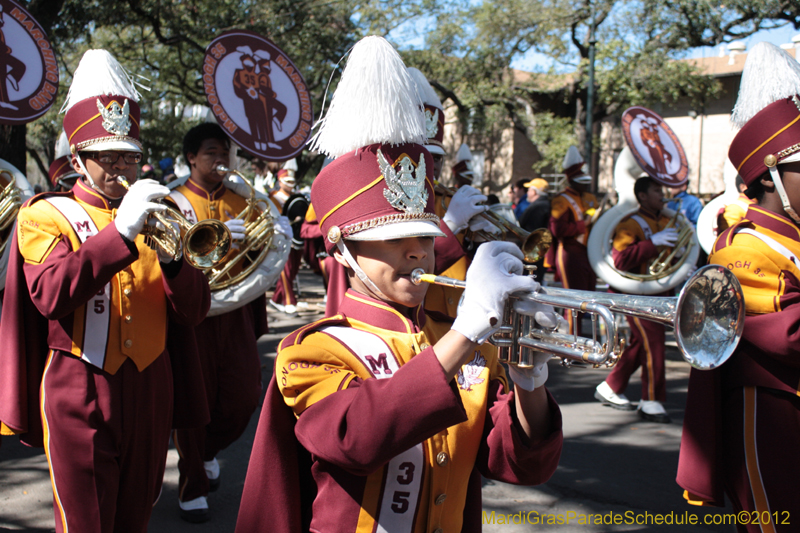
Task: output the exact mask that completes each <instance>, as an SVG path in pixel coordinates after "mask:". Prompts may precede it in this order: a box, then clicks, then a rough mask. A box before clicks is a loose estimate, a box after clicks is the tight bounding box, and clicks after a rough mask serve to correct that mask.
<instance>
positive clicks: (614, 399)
mask: <svg viewBox="0 0 800 533" xmlns="http://www.w3.org/2000/svg"><path fill="white" fill-rule="evenodd" d="M594 397H595V398H596V399H598V400H600V401H601V402H603V403H604V404H608V405H609V406H611V407H613V408H614V409H619V410H621V411H633V410H634V409H635V408H634V406H633V404H632V403H631V401H630V400H629V399H627V398H626V397H625V395H624V394H617V393H616V392H614V391H613V390H611V387H610V386H609V385H608V383H606V382H605V381H604V382H602V383H601V384H600V385H598V386H597V388H596V389H595V391H594Z"/></svg>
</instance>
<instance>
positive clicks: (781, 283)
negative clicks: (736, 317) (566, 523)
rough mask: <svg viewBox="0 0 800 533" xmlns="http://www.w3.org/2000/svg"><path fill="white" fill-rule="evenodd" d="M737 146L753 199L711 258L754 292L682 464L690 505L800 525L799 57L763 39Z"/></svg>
mask: <svg viewBox="0 0 800 533" xmlns="http://www.w3.org/2000/svg"><path fill="white" fill-rule="evenodd" d="M732 121H733V123H734V125H735V126H736V127H737V128H739V131H738V133H737V134H736V136H735V137H734V139H733V142H732V143H731V146H730V149H729V151H728V157H729V159H730V161H731V163H733V166H734V167H735V168H736V170H737V172H738V173H739V175H740V176H741V178H742V180H743V181H744V184H745V185H746V186H747V190H746V194H747V196H748V197H749V198H751V199H752V200H754V201H755V203H753V204H751V205H750V206H749V207H748V208H747V211H746V213H745V215H744V218H743V219H742V220H740V221H739V222H737V223H736V224H734V225H733V226H731V227H730V228H728V229H727V230H725V231H724V232H723V233H722V234H721V235H720V236H719V237H718V238H717V240H716V242H715V244H714V247H713V249H712V251H711V254H710V256H709V262H710V263H716V264H719V265H723V266H726V267H727V268H728V269H730V270H731V271H732V272H733V274H734V275H735V276H736V277H737V279H738V280H739V282H740V283H741V286H742V290H743V292H744V303H745V323H744V332H743V334H742V339H741V341H740V342H739V344H738V346H737V348H736V351H735V352H734V353H733V355H732V356H731V358H730V360H728V362H726V363H725V364H723V365H722V366H720V367H719V368H717V369H714V370H711V371H708V372H698V371H696V370H692V373H691V376H690V379H689V394H688V398H687V404H686V415H685V419H684V426H683V438H682V439H681V450H680V459H679V463H678V478H677V481H678V484H679V485H680V486H681V487H682V488H683V489H685V492H684V497H685V498H686V500H687V501H688V502H689V503H690V504H694V505H712V506H723V505H724V504H725V497H726V496H727V497H728V499H729V500H730V503H731V504H732V506H733V509H734V510H735V511H736V512H739V513H740V515H742V514H743V515H746V516H747V517H754V518H755V517H757V518H758V519H757V520H754V521H753V523H751V524H748V525H746V526H745V525H740V526H739V527H738V530H739V531H776V532H784V531H785V532H788V531H794V530H796V528H797V526H796V525H795V524H793V523H792V521H793V517H795V516H798V513H800V500H799V499H798V498H797V497H796V496H795V494H794V492H793V488H794V485H795V483H796V481H797V479H798V476H800V462H798V461H797V460H796V458H795V457H794V454H793V450H794V447H795V446H797V444H798V443H799V442H800V365H798V355H799V354H798V347H799V346H800V344H799V342H800V339H799V338H798V324H800V305H798V301H800V263H798V259H797V258H798V257H800V216H798V213H800V66H799V65H798V64H797V62H796V61H795V59H794V58H792V57H791V56H789V55H788V54H786V52H785V51H783V50H781V49H779V48H778V47H776V46H774V45H772V44H768V43H765V42H762V43H758V44H757V45H756V46H755V47H753V49H752V50H751V51H750V52H749V54H748V56H747V61H746V63H745V67H744V71H743V72H742V82H741V86H740V89H739V97H738V100H737V102H736V106H735V107H734V111H733V115H732Z"/></svg>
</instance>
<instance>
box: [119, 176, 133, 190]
mask: <svg viewBox="0 0 800 533" xmlns="http://www.w3.org/2000/svg"><path fill="white" fill-rule="evenodd" d="M116 182H117V183H119V184H120V185H122V186H123V187H125V188H126V189H130V188H131V184H130V183H128V180H126V179H125V178H123V177H122V176H117V177H116Z"/></svg>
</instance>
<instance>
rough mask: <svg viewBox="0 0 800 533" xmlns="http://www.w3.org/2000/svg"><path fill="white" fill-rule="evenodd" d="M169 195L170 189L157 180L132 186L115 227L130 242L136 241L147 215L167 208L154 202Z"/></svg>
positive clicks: (118, 213)
mask: <svg viewBox="0 0 800 533" xmlns="http://www.w3.org/2000/svg"><path fill="white" fill-rule="evenodd" d="M168 194H169V189H167V188H166V187H164V186H163V185H161V184H160V183H158V182H157V181H155V180H149V179H145V180H139V181H137V182H136V183H134V184H133V185H131V188H130V190H129V191H128V192H127V193H125V196H124V197H123V198H122V203H121V204H120V206H119V209H117V217H116V218H115V219H114V225H115V226H116V227H117V231H118V232H119V233H120V235H122V236H123V237H125V238H126V239H128V240H129V241H133V240H134V239H136V236H137V235H138V234H139V233H141V231H142V228H143V227H144V222H145V220H146V219H147V215H149V214H150V213H152V212H154V211H164V210H165V209H166V208H167V206H165V205H164V204H157V203H155V202H153V200H155V199H157V198H163V197H165V196H166V195H168Z"/></svg>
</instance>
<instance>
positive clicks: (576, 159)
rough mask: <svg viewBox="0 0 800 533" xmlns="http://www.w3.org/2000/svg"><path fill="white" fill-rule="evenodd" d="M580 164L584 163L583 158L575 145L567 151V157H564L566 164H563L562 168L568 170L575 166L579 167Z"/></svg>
mask: <svg viewBox="0 0 800 533" xmlns="http://www.w3.org/2000/svg"><path fill="white" fill-rule="evenodd" d="M578 163H580V164H583V163H584V160H583V156H582V155H581V153H580V152H579V151H578V147H577V146H575V145H574V144H573V145H572V146H570V147H569V149H568V150H567V155H565V156H564V163H563V164H562V167H561V168H563V169H565V170H566V169H568V168H569V167H571V166H573V165H577V164H578Z"/></svg>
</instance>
